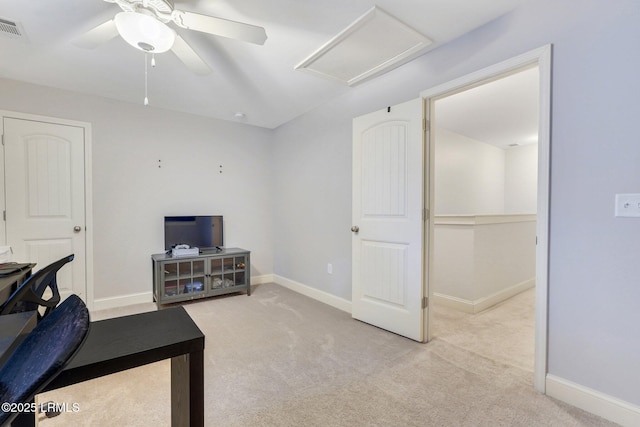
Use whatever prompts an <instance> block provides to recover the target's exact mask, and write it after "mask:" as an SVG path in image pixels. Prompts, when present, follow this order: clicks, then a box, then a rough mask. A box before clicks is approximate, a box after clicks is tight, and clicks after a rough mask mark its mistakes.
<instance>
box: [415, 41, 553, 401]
mask: <svg viewBox="0 0 640 427" xmlns="http://www.w3.org/2000/svg"><path fill="white" fill-rule="evenodd" d="M531 67H537V68H538V71H539V76H538V81H539V91H538V94H539V96H538V109H537V110H538V150H537V157H538V159H537V160H538V162H537V198H536V225H535V229H536V231H535V239H536V246H535V282H536V286H535V338H534V342H535V347H534V387H535V388H536V389H537V390H538V391H540V392H542V393H544V392H545V389H546V373H547V323H548V322H547V301H548V252H549V249H548V248H549V242H548V241H549V164H550V161H549V152H550V117H551V45H547V46H544V47H542V48H539V49H535V50H533V51H530V52H527V53H524V54H522V55H519V56H517V57H514V58H512V59H509V60H506V61H504V62H501V63H498V64H495V65H493V66H490V67H487V68H485V69H482V70H479V71H477V72H475V73H472V74H469V75H466V76H463V77H461V78H459V79H456V80H453V81H450V82H448V83H445V84H443V85H440V86H437V87H434V88H431V89H428V90H425V91H423V92H422V93H421V96H422V98H423V100H424V110H425V117H426V118H427V123H428V125H427V132H426V133H425V139H426V143H427V147H428V148H427V150H428V152H429V155H428V156H427V159H428V162H429V166H428V173H427V185H426V188H425V198H426V199H427V200H428V201H429V203H428V205H429V206H431V207H433V206H434V205H435V197H434V196H435V187H434V178H435V173H434V171H435V162H434V160H435V156H436V155H435V144H434V141H433V137H432V136H433V134H434V132H437V129H434V127H433V123H434V122H436V120H437V119H436V117H435V102H436V101H437V100H438V99H441V98H446V97H447V96H450V95H453V94H456V93H460V92H463V91H466V90H468V89H471V88H474V87H478V86H481V85H484V84H486V83H488V82H490V81H495V80H499V79H502V78H504V77H505V76H508V75H511V74H516V73H518V72H520V71H523V70H526V69H528V68H531ZM436 209H437V207H436ZM429 219H430V220H429V221H428V227H426V228H427V230H426V234H427V237H428V250H427V251H426V254H427V255H426V259H425V265H427V266H433V263H434V259H433V254H434V239H433V238H431V237H430V236H433V235H434V222H435V221H434V220H433V219H434V218H433V215H430V217H429ZM433 281H434V272H433V268H428V279H427V282H428V283H429V284H431V283H433ZM428 294H429V299H430V300H431V301H432V300H433V297H434V289H433V286H429V289H428ZM432 317H433V310H429V312H428V319H427V320H426V322H425V327H426V329H427V331H428V332H427V334H428V338H429V339H431V338H432V337H433V331H432V330H431V329H430V328H429V325H430V324H431V323H432V322H431V321H432Z"/></svg>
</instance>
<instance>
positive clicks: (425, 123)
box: [422, 118, 431, 132]
mask: <svg viewBox="0 0 640 427" xmlns="http://www.w3.org/2000/svg"><path fill="white" fill-rule="evenodd" d="M422 130H423V131H424V132H429V131H430V130H431V122H430V121H429V120H427V119H426V118H423V119H422Z"/></svg>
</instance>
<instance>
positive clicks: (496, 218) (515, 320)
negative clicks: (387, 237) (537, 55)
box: [430, 65, 539, 372]
mask: <svg viewBox="0 0 640 427" xmlns="http://www.w3.org/2000/svg"><path fill="white" fill-rule="evenodd" d="M538 97H539V70H538V66H537V65H534V66H530V67H528V68H526V69H523V70H520V71H517V72H515V73H508V74H507V75H505V76H501V77H499V78H497V79H492V80H491V81H489V82H487V83H484V84H480V85H476V86H474V87H472V88H470V89H466V90H462V91H458V92H456V93H455V94H452V95H446V94H445V95H443V96H442V97H438V98H437V99H435V100H434V102H433V104H432V105H433V109H432V112H431V114H432V117H433V122H432V123H431V125H432V131H431V137H432V141H433V143H434V144H435V150H434V153H435V159H434V165H435V167H434V188H435V191H434V199H435V203H434V205H433V206H432V209H433V214H434V216H433V221H434V234H433V240H434V250H433V260H434V261H433V265H432V269H433V272H434V273H433V279H434V280H433V282H431V283H430V285H431V289H432V305H431V309H432V311H433V313H434V315H433V318H432V319H433V322H432V331H433V335H434V336H435V337H436V338H438V339H443V340H445V341H447V342H449V343H451V344H454V345H456V346H458V347H461V348H464V349H466V350H469V351H471V352H473V353H476V354H480V355H482V356H484V357H487V358H489V359H492V360H495V361H498V362H500V363H504V364H508V365H511V366H516V367H519V368H521V369H523V370H527V371H531V372H533V367H534V339H533V338H534V335H535V328H534V327H535V319H534V314H535V289H534V287H535V258H536V254H535V237H536V210H537V206H536V205H537V169H538V167H537V166H538V159H537V154H538V146H537V143H538Z"/></svg>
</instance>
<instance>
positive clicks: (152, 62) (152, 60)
mask: <svg viewBox="0 0 640 427" xmlns="http://www.w3.org/2000/svg"><path fill="white" fill-rule="evenodd" d="M151 66H152V67H154V68H155V66H156V54H155V52H151Z"/></svg>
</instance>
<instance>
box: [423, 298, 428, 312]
mask: <svg viewBox="0 0 640 427" xmlns="http://www.w3.org/2000/svg"><path fill="white" fill-rule="evenodd" d="M427 307H429V297H422V308H423V309H424V308H427Z"/></svg>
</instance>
